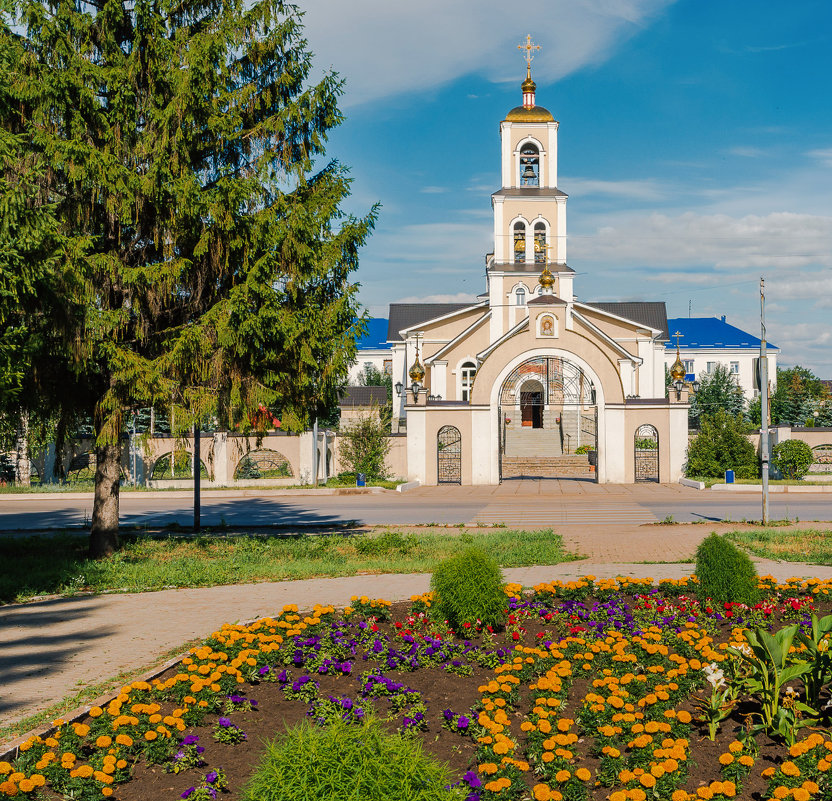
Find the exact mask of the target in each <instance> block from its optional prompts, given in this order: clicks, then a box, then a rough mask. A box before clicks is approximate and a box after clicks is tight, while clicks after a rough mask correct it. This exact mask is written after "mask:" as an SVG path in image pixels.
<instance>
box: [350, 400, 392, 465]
mask: <svg viewBox="0 0 832 801" xmlns="http://www.w3.org/2000/svg"><path fill="white" fill-rule="evenodd" d="M339 440H340V445H339V448H338V458H339V459H340V461H341V466H342V468H343V469H344V471H345V472H349V473H364V474H365V475H366V476H367V477H368V478H370V477H374V478H386V477H387V467H386V465H385V463H384V460H385V459H386V458H387V454H388V453H389V452H390V426H389V424H386V423H384V422H383V421H382V420H380V419H379V417H378V415H376V414H368V415H360V416H359V417H357V418H356V419H355V420H353V421H352V422H351V423H350V424H349V425H347V426H344V427H343V428H342V429H341V430H340V431H339Z"/></svg>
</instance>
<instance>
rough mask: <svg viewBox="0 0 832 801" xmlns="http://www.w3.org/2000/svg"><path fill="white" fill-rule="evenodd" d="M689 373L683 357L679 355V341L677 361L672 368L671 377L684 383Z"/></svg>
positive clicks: (677, 344) (677, 342) (677, 343)
mask: <svg viewBox="0 0 832 801" xmlns="http://www.w3.org/2000/svg"><path fill="white" fill-rule="evenodd" d="M685 375H687V371H686V370H685V365H684V364H683V363H682V357H681V355H680V354H679V341H678V340H677V341H676V361H675V362H673V365H672V366H671V368H670V377H671V378H672V379H673V380H674V382H675V381H684V380H685Z"/></svg>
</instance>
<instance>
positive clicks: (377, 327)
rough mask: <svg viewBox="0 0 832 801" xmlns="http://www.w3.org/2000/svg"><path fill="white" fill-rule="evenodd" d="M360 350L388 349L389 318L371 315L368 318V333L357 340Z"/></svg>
mask: <svg viewBox="0 0 832 801" xmlns="http://www.w3.org/2000/svg"><path fill="white" fill-rule="evenodd" d="M355 344H356V346H357V347H358V350H386V349H387V348H389V347H390V346H389V345H388V344H387V318H386V317H371V318H370V319H369V320H367V333H366V334H364V336H362V337H359V338H358V339H357V340H356V343H355Z"/></svg>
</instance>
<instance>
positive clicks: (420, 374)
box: [408, 353, 425, 384]
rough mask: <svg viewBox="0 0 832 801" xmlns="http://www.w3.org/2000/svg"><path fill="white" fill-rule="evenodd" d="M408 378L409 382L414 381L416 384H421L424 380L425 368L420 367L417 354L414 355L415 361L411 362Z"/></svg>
mask: <svg viewBox="0 0 832 801" xmlns="http://www.w3.org/2000/svg"><path fill="white" fill-rule="evenodd" d="M408 375H409V376H410V380H411V381H415V382H416V383H417V384H421V383H422V381H424V378H425V368H424V367H422V363H421V362H420V361H419V354H418V353H417V354H416V361H415V362H413V364H412V366H411V368H410V372H409V373H408Z"/></svg>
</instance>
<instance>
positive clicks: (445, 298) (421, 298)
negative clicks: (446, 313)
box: [393, 292, 477, 304]
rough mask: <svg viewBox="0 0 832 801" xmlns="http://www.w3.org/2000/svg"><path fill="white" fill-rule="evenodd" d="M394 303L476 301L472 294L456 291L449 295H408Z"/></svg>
mask: <svg viewBox="0 0 832 801" xmlns="http://www.w3.org/2000/svg"><path fill="white" fill-rule="evenodd" d="M393 302H394V303H471V304H473V303H476V302H477V301H476V299H475V298H474V296H473V295H470V294H468V293H467V292H456V293H454V294H450V295H442V294H439V295H408V296H407V297H405V298H399V299H398V300H395V301H393Z"/></svg>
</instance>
